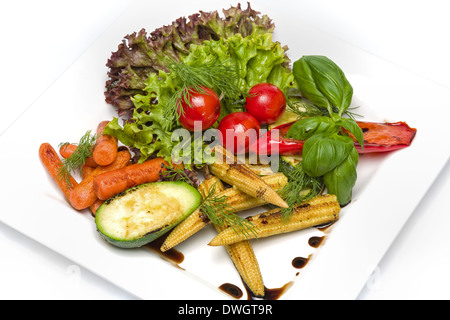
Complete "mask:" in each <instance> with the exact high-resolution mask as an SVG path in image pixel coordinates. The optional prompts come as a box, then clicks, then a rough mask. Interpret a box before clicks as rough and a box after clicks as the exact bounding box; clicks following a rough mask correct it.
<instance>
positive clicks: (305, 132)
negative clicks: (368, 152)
mask: <svg viewBox="0 0 450 320" xmlns="http://www.w3.org/2000/svg"><path fill="white" fill-rule="evenodd" d="M293 74H294V77H295V80H296V81H297V84H298V86H299V89H300V91H301V92H302V95H303V96H304V97H305V98H306V99H308V100H309V101H311V102H312V103H313V104H315V105H316V106H318V107H322V108H326V109H327V110H328V113H329V114H328V116H321V117H311V118H304V119H300V120H298V121H297V122H296V123H294V124H293V125H292V126H291V128H290V129H289V131H288V133H287V137H289V138H293V139H298V140H305V144H304V146H303V169H304V170H305V172H306V173H307V174H308V175H310V176H311V177H321V176H322V177H323V179H324V183H325V186H326V187H327V189H328V192H329V193H332V194H335V195H336V196H337V199H338V201H339V203H340V204H341V205H345V204H347V203H348V202H350V200H351V198H352V190H353V187H354V185H355V183H356V178H357V174H356V166H357V164H358V160H359V159H358V152H357V150H356V148H355V146H354V143H353V139H352V138H351V137H349V136H348V134H344V131H343V129H346V130H347V131H348V132H350V133H351V134H353V135H354V136H355V138H356V139H357V141H358V142H359V144H360V145H361V146H362V147H364V141H363V132H362V130H361V128H360V127H359V126H358V124H357V123H356V122H355V120H354V119H351V118H344V117H343V115H344V114H345V111H346V110H347V109H348V108H349V107H350V104H351V101H352V96H353V88H352V86H351V85H350V83H349V81H348V80H347V78H346V77H345V74H344V72H343V71H342V70H341V69H340V68H339V67H338V66H337V65H336V64H335V63H334V62H333V61H331V60H330V59H328V58H327V57H324V56H303V57H302V58H301V59H299V60H297V61H296V62H294V65H293Z"/></svg>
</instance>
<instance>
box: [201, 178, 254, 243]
mask: <svg viewBox="0 0 450 320" xmlns="http://www.w3.org/2000/svg"><path fill="white" fill-rule="evenodd" d="M216 183H217V182H216ZM216 183H214V184H213V185H212V186H211V187H210V188H209V192H208V195H207V196H206V197H205V198H204V199H203V201H202V203H201V205H200V211H201V212H202V213H203V214H205V215H206V216H207V217H208V219H209V220H211V222H212V223H213V224H215V225H218V226H220V227H222V228H224V227H231V228H232V229H233V231H234V232H236V233H238V234H239V233H242V234H244V235H245V236H246V237H248V235H249V234H253V235H254V236H255V237H257V234H256V230H255V226H254V225H253V223H252V222H251V221H248V220H247V219H244V218H242V217H240V216H239V215H237V214H236V213H234V212H233V211H232V209H231V207H230V206H229V205H228V204H227V197H226V196H224V195H223V196H218V195H216V194H215V191H216Z"/></svg>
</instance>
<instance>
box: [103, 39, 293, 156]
mask: <svg viewBox="0 0 450 320" xmlns="http://www.w3.org/2000/svg"><path fill="white" fill-rule="evenodd" d="M286 50H287V48H285V47H282V46H281V44H280V43H279V42H274V41H273V40H272V34H271V33H265V34H259V33H252V34H251V35H249V36H246V37H244V36H242V35H241V34H235V35H232V36H230V37H229V38H227V39H225V38H220V39H218V40H207V41H204V42H203V43H202V44H201V45H195V44H192V45H191V46H190V48H189V54H188V55H186V56H185V57H184V58H181V61H182V62H183V63H185V64H187V65H191V66H193V65H199V64H200V65H201V64H206V63H211V62H213V63H219V64H224V65H228V66H231V67H234V68H237V69H238V70H239V79H238V80H237V81H238V83H237V84H238V85H239V87H240V88H241V90H242V92H248V90H249V89H250V88H251V87H252V86H254V85H255V84H257V83H260V82H270V83H273V84H275V85H277V86H278V87H279V88H280V89H281V90H283V91H284V92H287V91H288V90H289V88H291V87H292V86H293V85H294V76H293V74H292V71H291V69H290V68H289V62H290V61H289V58H288V57H287V56H286ZM181 86H182V83H181V82H180V80H179V79H178V78H177V75H176V74H175V73H170V72H166V71H164V70H160V71H159V72H158V74H156V73H151V74H150V75H149V77H148V78H147V79H146V80H145V88H143V89H142V91H143V93H142V94H136V95H134V96H133V97H132V98H131V101H132V102H133V105H134V109H133V114H132V117H131V118H130V119H129V120H128V121H127V122H126V123H125V125H124V127H123V128H122V127H120V125H119V124H118V119H117V118H115V119H114V120H113V121H112V122H111V124H110V125H108V127H107V129H106V130H107V131H106V133H107V134H111V135H113V136H115V137H117V138H118V139H119V140H120V141H121V142H122V143H123V144H125V145H127V146H130V147H133V148H136V149H139V150H140V159H139V161H140V162H142V161H145V160H146V159H147V158H148V157H150V156H155V155H156V156H159V157H164V158H165V159H166V160H167V161H169V162H171V160H172V159H171V153H172V150H173V148H174V147H175V146H176V145H177V144H179V143H181V142H179V141H176V140H175V139H172V132H166V131H164V130H163V128H164V127H170V126H166V125H167V121H170V120H168V119H166V118H164V109H165V106H166V105H167V103H168V101H169V99H170V98H171V97H172V96H173V95H174V94H175V92H176V91H177V90H179V89H180V88H181ZM221 104H222V111H223V114H222V115H221V117H220V118H219V120H220V119H221V118H222V117H223V116H225V115H226V114H228V113H230V112H232V111H235V109H236V106H238V107H239V108H241V109H243V104H241V105H239V102H237V101H230V100H229V99H227V98H226V97H224V99H223V100H222V101H221ZM172 127H173V128H174V130H175V129H176V128H180V125H179V123H173V124H172ZM192 154H194V152H192Z"/></svg>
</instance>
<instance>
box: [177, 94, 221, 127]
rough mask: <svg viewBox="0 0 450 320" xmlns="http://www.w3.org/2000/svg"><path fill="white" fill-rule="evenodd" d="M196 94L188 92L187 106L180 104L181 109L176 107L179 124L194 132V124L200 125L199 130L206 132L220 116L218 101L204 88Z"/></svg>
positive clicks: (215, 96)
mask: <svg viewBox="0 0 450 320" xmlns="http://www.w3.org/2000/svg"><path fill="white" fill-rule="evenodd" d="M201 88H202V91H200V92H198V91H195V90H193V89H190V90H189V105H188V104H186V103H185V102H184V101H182V102H181V108H183V112H181V108H180V107H178V109H177V113H178V116H179V121H180V124H181V125H182V126H183V127H184V128H185V129H187V130H189V131H194V122H196V121H199V122H200V123H201V130H206V129H208V128H209V127H211V126H212V125H213V124H214V122H216V121H217V119H218V118H219V115H220V109H221V107H220V100H219V97H218V96H217V94H216V93H215V92H214V91H213V90H211V89H209V88H206V87H201Z"/></svg>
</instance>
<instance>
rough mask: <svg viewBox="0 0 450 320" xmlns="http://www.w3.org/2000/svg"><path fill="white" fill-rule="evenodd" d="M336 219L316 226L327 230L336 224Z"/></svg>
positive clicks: (321, 229) (324, 230) (323, 230)
mask: <svg viewBox="0 0 450 320" xmlns="http://www.w3.org/2000/svg"><path fill="white" fill-rule="evenodd" d="M334 223H335V221H333V222H330V223H325V224H321V225H318V226H316V228H317V229H318V230H320V231H322V232H327V231H328V228H330V227H331V226H332V225H334Z"/></svg>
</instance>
